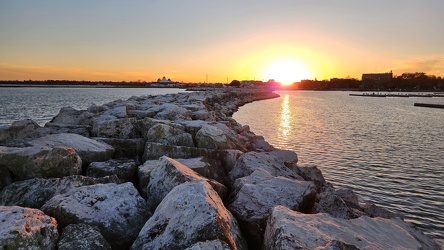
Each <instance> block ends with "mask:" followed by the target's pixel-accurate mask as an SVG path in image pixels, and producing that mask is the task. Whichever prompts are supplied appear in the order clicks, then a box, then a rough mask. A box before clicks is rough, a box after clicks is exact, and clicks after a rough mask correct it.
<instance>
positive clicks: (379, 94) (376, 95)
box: [349, 93, 444, 97]
mask: <svg viewBox="0 0 444 250" xmlns="http://www.w3.org/2000/svg"><path fill="white" fill-rule="evenodd" d="M349 95H350V96H364V97H444V95H443V94H408V93H405V94H403V93H399V94H382V93H371V94H370V93H363V94H349Z"/></svg>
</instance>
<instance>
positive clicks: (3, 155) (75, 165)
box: [0, 146, 82, 181]
mask: <svg viewBox="0 0 444 250" xmlns="http://www.w3.org/2000/svg"><path fill="white" fill-rule="evenodd" d="M0 166H1V167H3V168H6V169H8V171H9V173H10V174H11V176H13V180H14V181H19V180H26V179H32V178H39V177H41V178H54V177H64V176H69V175H77V174H80V173H81V170H82V160H81V159H80V157H79V155H77V153H76V151H75V150H74V149H72V148H67V147H54V148H49V147H40V146H34V147H26V148H10V147H2V146H0Z"/></svg>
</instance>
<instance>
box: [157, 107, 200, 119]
mask: <svg viewBox="0 0 444 250" xmlns="http://www.w3.org/2000/svg"><path fill="white" fill-rule="evenodd" d="M162 106H163V107H162V111H160V112H159V113H157V114H156V115H155V116H154V119H159V120H170V121H180V120H191V111H189V110H188V109H186V108H182V107H180V106H177V105H175V104H170V103H166V104H163V105H162Z"/></svg>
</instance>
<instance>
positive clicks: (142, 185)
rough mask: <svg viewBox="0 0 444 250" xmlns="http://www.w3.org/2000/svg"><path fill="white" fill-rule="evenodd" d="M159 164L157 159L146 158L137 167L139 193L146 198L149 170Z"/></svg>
mask: <svg viewBox="0 0 444 250" xmlns="http://www.w3.org/2000/svg"><path fill="white" fill-rule="evenodd" d="M159 164H160V163H159V160H148V161H145V162H144V163H143V164H142V165H140V166H139V167H138V168H137V177H138V178H139V179H138V180H139V190H140V195H142V197H143V198H145V199H148V184H149V183H150V177H151V172H152V171H153V170H154V169H155V168H156V167H157V166H158V165H159Z"/></svg>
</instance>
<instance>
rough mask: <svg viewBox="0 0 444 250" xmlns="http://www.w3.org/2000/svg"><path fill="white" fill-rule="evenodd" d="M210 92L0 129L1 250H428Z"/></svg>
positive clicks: (235, 93)
mask: <svg viewBox="0 0 444 250" xmlns="http://www.w3.org/2000/svg"><path fill="white" fill-rule="evenodd" d="M275 97H278V95H277V94H275V93H273V92H271V91H269V90H266V89H222V90H212V91H202V92H186V93H179V94H168V95H162V96H140V97H131V98H129V99H128V100H116V101H113V102H110V103H108V104H105V105H102V106H97V105H93V106H91V107H89V108H88V109H87V110H75V109H73V108H69V107H66V108H62V109H61V110H60V113H59V114H58V115H57V116H56V117H54V118H53V119H52V121H50V122H49V123H47V124H45V126H44V127H41V126H39V125H38V124H36V123H35V122H34V121H32V120H23V121H17V122H14V123H13V124H12V125H10V126H3V127H0V221H1V223H0V248H1V249H25V248H26V249H57V248H59V249H440V247H441V246H442V245H443V244H442V242H443V241H442V240H432V239H430V238H428V237H427V236H426V235H424V234H423V233H422V232H420V231H418V230H416V229H415V228H414V227H413V226H412V225H411V224H409V223H406V222H404V221H403V220H402V218H401V216H400V215H397V214H394V213H391V212H389V211H387V210H385V209H383V208H380V207H377V206H374V205H369V204H361V203H360V202H359V200H358V197H357V196H356V195H355V194H354V193H353V191H352V190H336V189H335V188H334V186H333V185H332V184H331V183H328V182H326V181H325V179H324V177H323V176H322V173H321V171H320V170H319V168H317V167H316V166H300V165H298V164H297V162H298V157H297V154H296V153H295V152H292V151H288V150H280V149H276V148H274V147H273V146H271V145H270V144H269V143H267V142H266V141H265V140H264V138H263V137H262V136H258V135H255V134H254V133H253V132H251V131H250V128H249V127H248V126H246V125H245V126H242V125H241V124H239V123H237V122H236V121H235V120H234V119H233V118H231V116H232V114H233V113H234V112H235V111H236V110H237V109H238V108H239V107H240V106H242V105H244V104H246V103H249V102H253V101H257V100H262V99H270V98H275Z"/></svg>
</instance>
